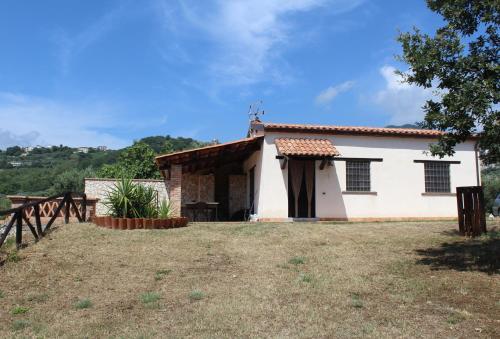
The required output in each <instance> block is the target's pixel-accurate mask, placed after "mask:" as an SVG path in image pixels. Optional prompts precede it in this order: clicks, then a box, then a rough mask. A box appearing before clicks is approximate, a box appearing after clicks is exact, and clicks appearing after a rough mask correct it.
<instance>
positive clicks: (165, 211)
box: [158, 199, 173, 219]
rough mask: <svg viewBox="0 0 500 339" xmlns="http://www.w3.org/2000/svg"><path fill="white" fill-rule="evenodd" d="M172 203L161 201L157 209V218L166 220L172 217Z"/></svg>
mask: <svg viewBox="0 0 500 339" xmlns="http://www.w3.org/2000/svg"><path fill="white" fill-rule="evenodd" d="M172 212H173V210H172V202H171V201H170V200H168V201H167V200H165V199H163V200H162V201H161V203H160V207H159V208H158V218H162V219H166V218H170V217H171V216H172Z"/></svg>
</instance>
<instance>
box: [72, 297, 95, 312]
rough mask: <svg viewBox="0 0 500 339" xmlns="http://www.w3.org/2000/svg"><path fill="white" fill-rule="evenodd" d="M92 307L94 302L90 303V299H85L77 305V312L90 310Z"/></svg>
mask: <svg viewBox="0 0 500 339" xmlns="http://www.w3.org/2000/svg"><path fill="white" fill-rule="evenodd" d="M90 307H92V301H90V299H88V298H85V299H82V300H79V301H78V302H77V303H76V304H75V308H76V309H77V310H83V309H86V308H90Z"/></svg>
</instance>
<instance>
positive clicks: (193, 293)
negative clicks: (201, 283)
mask: <svg viewBox="0 0 500 339" xmlns="http://www.w3.org/2000/svg"><path fill="white" fill-rule="evenodd" d="M204 297H205V294H204V293H203V292H202V291H200V290H194V291H191V293H189V299H191V300H201V299H203V298H204Z"/></svg>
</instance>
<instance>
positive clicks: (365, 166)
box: [346, 161, 370, 192]
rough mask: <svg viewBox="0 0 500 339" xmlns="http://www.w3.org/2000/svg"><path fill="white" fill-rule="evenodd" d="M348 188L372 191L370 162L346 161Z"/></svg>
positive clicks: (358, 190)
mask: <svg viewBox="0 0 500 339" xmlns="http://www.w3.org/2000/svg"><path fill="white" fill-rule="evenodd" d="M346 174H347V175H346V179H347V184H346V190H347V191H354V192H369V191H370V162H369V161H346Z"/></svg>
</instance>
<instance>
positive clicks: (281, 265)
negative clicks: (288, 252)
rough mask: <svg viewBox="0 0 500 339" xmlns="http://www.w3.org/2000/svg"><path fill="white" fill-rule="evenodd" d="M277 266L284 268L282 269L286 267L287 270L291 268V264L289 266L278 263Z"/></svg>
mask: <svg viewBox="0 0 500 339" xmlns="http://www.w3.org/2000/svg"><path fill="white" fill-rule="evenodd" d="M276 267H278V268H282V269H285V270H287V269H289V268H290V266H288V265H287V264H278V265H276Z"/></svg>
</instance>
